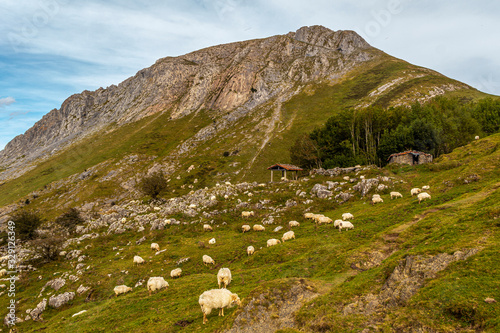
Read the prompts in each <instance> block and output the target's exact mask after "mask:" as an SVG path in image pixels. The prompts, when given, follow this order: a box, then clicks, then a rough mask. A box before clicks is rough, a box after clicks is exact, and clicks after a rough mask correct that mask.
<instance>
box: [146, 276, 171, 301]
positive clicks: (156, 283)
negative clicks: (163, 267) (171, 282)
mask: <svg viewBox="0 0 500 333" xmlns="http://www.w3.org/2000/svg"><path fill="white" fill-rule="evenodd" d="M147 286H148V291H149V296H151V292H155V291H157V290H160V289H163V288H165V289H166V288H167V287H168V282H167V281H165V279H164V278H163V277H162V276H154V277H150V278H149V280H148V285H147Z"/></svg>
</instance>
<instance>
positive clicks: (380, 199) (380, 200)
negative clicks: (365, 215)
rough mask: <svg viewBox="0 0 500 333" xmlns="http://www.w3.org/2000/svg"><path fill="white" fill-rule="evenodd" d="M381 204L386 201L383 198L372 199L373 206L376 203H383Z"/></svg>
mask: <svg viewBox="0 0 500 333" xmlns="http://www.w3.org/2000/svg"><path fill="white" fill-rule="evenodd" d="M381 202H384V199H382V198H381V197H374V198H372V205H374V204H376V203H381Z"/></svg>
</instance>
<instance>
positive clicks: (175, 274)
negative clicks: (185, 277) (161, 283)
mask: <svg viewBox="0 0 500 333" xmlns="http://www.w3.org/2000/svg"><path fill="white" fill-rule="evenodd" d="M181 274H182V269H180V268H175V269H173V270H171V271H170V277H171V278H172V279H175V278H178V277H181Z"/></svg>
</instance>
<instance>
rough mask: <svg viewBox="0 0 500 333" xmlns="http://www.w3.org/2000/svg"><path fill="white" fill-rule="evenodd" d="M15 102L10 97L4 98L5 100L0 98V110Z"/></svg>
mask: <svg viewBox="0 0 500 333" xmlns="http://www.w3.org/2000/svg"><path fill="white" fill-rule="evenodd" d="M15 102H16V100H15V99H14V98H12V97H5V98H0V108H1V107H4V106H7V105H11V104H12V103H15Z"/></svg>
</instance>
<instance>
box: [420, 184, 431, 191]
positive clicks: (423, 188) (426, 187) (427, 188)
mask: <svg viewBox="0 0 500 333" xmlns="http://www.w3.org/2000/svg"><path fill="white" fill-rule="evenodd" d="M430 189H431V187H430V186H429V185H424V186H422V190H430Z"/></svg>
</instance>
